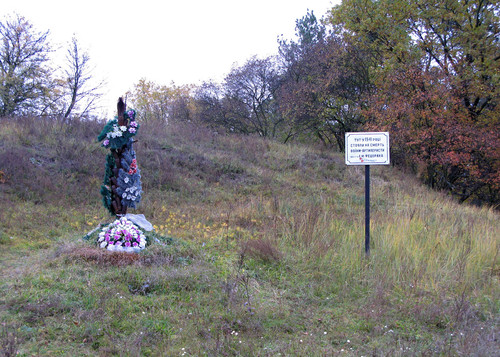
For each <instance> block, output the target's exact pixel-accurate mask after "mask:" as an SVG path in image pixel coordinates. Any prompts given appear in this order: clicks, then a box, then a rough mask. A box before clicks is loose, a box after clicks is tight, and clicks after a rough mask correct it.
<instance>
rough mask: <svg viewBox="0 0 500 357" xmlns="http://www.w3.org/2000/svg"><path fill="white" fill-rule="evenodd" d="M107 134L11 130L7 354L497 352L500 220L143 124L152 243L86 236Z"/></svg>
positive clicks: (3, 138) (423, 193) (184, 130)
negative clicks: (130, 248)
mask: <svg viewBox="0 0 500 357" xmlns="http://www.w3.org/2000/svg"><path fill="white" fill-rule="evenodd" d="M102 125H103V124H102V123H96V122H87V123H80V122H73V123H70V124H61V123H57V122H53V121H50V120H46V119H40V118H31V119H29V118H27V119H23V120H9V119H1V120H0V126H1V128H2V130H1V131H0V198H1V200H0V244H1V245H0V246H1V247H2V248H3V249H2V252H1V253H0V261H1V266H2V276H3V277H4V278H3V279H2V282H1V283H0V306H2V307H1V308H0V319H1V320H2V322H3V329H4V330H3V333H2V334H1V336H0V349H3V352H4V353H5V354H7V355H8V353H7V352H5V351H9V349H10V350H11V351H14V350H17V351H18V352H19V353H20V354H21V355H31V354H40V355H54V354H62V355H96V354H100V355H121V354H130V355H174V354H179V355H193V356H198V355H214V356H215V355H244V356H247V355H259V356H275V355H279V354H281V355H311V356H313V355H336V354H344V353H345V354H347V355H356V356H357V355H368V354H370V355H381V356H382V355H421V354H425V355H433V354H444V355H471V354H477V355H494V354H495V353H496V352H498V349H499V344H498V331H499V328H498V327H499V325H498V323H499V315H498V311H499V307H500V301H499V299H498V296H500V289H499V284H498V277H499V272H500V270H499V256H498V251H499V239H498V237H500V219H499V215H498V213H497V212H495V211H494V210H492V209H487V208H482V209H479V208H474V207H469V206H465V205H464V206H460V205H457V204H456V203H455V202H454V201H452V200H451V199H449V198H448V197H446V196H445V195H443V194H440V193H436V192H432V191H429V190H428V189H427V188H424V187H422V186H421V185H419V184H418V183H417V182H416V180H414V179H413V178H412V177H409V176H406V175H405V174H404V173H401V172H400V171H398V170H396V169H394V168H392V167H388V166H384V167H373V170H372V242H373V243H372V254H371V257H370V258H369V259H366V258H365V257H364V254H363V240H364V226H363V222H364V221H363V219H364V216H363V214H364V197H363V180H364V176H363V169H362V168H360V167H347V166H345V164H344V159H343V156H342V155H341V154H339V153H334V152H331V151H329V150H326V149H324V148H314V147H310V146H305V145H299V144H291V145H282V144H279V143H276V142H273V141H269V140H265V139H261V138H257V137H251V136H236V135H227V134H224V133H218V132H217V131H215V130H213V129H207V128H203V127H199V126H195V125H188V124H186V125H180V124H176V125H170V126H163V125H152V124H150V125H146V124H145V125H143V126H142V127H141V129H140V132H139V133H138V135H137V139H138V140H139V141H138V142H137V144H136V146H135V149H136V152H137V159H138V165H139V168H140V169H141V170H142V181H143V189H144V194H143V201H142V202H141V205H140V208H139V209H138V210H137V212H136V213H143V214H145V216H146V217H147V218H148V219H149V220H150V221H151V222H152V223H153V224H154V225H155V228H156V233H157V235H156V237H157V238H158V239H159V241H160V243H156V242H155V243H154V244H152V245H151V247H149V248H148V249H147V250H146V251H145V252H143V253H141V254H139V255H134V256H129V255H126V254H116V253H115V254H113V253H110V252H107V251H103V250H100V249H98V248H96V247H95V244H94V243H93V242H92V241H85V240H83V239H82V237H83V236H84V235H85V234H86V233H87V232H88V231H90V230H91V229H93V228H94V227H96V226H97V225H98V224H99V223H106V222H109V221H110V220H111V218H110V217H109V215H108V213H107V212H106V210H105V209H104V208H103V207H102V205H101V202H100V195H99V187H100V185H101V180H102V176H103V170H104V160H105V155H106V150H105V149H104V148H100V147H99V144H98V143H96V141H95V139H96V137H97V134H98V133H99V132H100V130H101V127H102Z"/></svg>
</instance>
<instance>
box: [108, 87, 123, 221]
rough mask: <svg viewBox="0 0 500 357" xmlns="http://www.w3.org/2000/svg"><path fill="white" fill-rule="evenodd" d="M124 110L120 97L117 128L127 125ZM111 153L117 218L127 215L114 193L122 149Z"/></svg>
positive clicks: (118, 197) (116, 194) (120, 164)
mask: <svg viewBox="0 0 500 357" xmlns="http://www.w3.org/2000/svg"><path fill="white" fill-rule="evenodd" d="M126 109H127V105H126V104H125V103H124V102H123V98H122V97H120V98H118V104H117V110H118V126H124V125H127V120H126V119H125V116H124V113H125V110H126ZM111 152H112V153H113V157H114V159H115V169H114V172H113V173H114V175H115V180H114V182H113V183H112V186H111V187H112V190H113V209H114V210H115V214H116V215H117V216H120V215H126V214H127V206H124V205H122V202H121V197H120V195H118V193H117V192H116V189H117V187H118V184H117V183H116V177H118V172H119V171H120V168H121V167H122V154H123V147H122V148H120V149H116V150H111Z"/></svg>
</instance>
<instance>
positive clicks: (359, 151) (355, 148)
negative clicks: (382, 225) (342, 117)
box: [345, 132, 390, 256]
mask: <svg viewBox="0 0 500 357" xmlns="http://www.w3.org/2000/svg"><path fill="white" fill-rule="evenodd" d="M345 163H346V165H364V166H365V255H366V256H369V255H370V165H389V164H390V150H389V133H387V132H376V133H346V134H345Z"/></svg>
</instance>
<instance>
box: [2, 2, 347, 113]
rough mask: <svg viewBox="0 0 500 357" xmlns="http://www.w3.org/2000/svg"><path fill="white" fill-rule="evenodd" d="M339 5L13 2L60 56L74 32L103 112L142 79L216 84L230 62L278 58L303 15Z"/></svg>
mask: <svg viewBox="0 0 500 357" xmlns="http://www.w3.org/2000/svg"><path fill="white" fill-rule="evenodd" d="M338 2H339V0H308V1H300V0H245V1H240V0H205V1H204V0H175V1H165V0H163V1H162V0H141V1H129V0H124V1H115V0H111V1H110V0H99V1H97V0H87V1H80V2H76V1H68V0H43V1H42V0H15V1H14V0H11V1H4V3H3V4H2V6H1V7H2V12H3V16H2V20H3V19H4V18H5V15H11V14H14V13H17V14H19V15H22V16H24V17H25V18H26V19H27V20H28V21H30V22H31V23H32V24H33V25H34V26H35V28H36V30H38V31H46V30H49V31H50V40H51V43H52V44H53V45H54V46H55V47H57V46H60V47H61V49H60V50H59V55H60V56H61V57H63V56H64V53H65V48H66V46H67V43H68V42H69V41H70V40H71V37H72V36H73V34H75V35H76V37H77V39H78V40H79V42H80V44H81V47H82V49H86V50H87V52H88V53H89V55H90V57H91V62H92V64H93V65H94V66H95V68H96V70H95V77H96V78H97V77H98V78H97V79H104V80H105V81H106V82H107V86H106V88H105V94H106V97H105V98H106V99H105V100H104V102H103V105H104V107H108V106H111V107H112V108H111V109H112V110H111V112H113V111H114V109H115V105H116V100H117V98H118V97H119V96H120V95H123V94H124V93H125V92H126V91H127V90H129V89H132V88H133V85H134V84H135V83H137V82H138V80H139V79H140V78H146V79H148V80H152V81H154V82H155V83H158V84H165V85H169V84H170V83H171V82H172V81H173V82H175V84H177V85H182V84H200V83H201V82H203V81H207V80H210V79H213V80H215V81H217V82H220V81H221V80H222V79H223V78H224V76H225V75H226V74H227V73H228V72H229V71H230V70H231V66H232V65H233V64H234V63H237V64H238V65H242V64H244V63H245V61H246V60H248V59H249V58H250V57H251V56H253V55H257V56H259V57H265V56H269V55H273V54H276V53H277V49H278V45H277V38H278V36H280V35H281V34H283V35H284V37H285V38H287V39H291V38H293V36H294V32H295V20H296V19H298V18H301V17H302V16H304V15H305V14H306V12H307V9H310V10H312V11H314V14H315V15H316V16H317V17H318V18H321V17H322V16H323V15H324V14H325V13H326V12H327V10H328V9H330V8H331V7H332V6H333V5H334V4H335V3H338Z"/></svg>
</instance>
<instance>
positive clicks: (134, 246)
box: [97, 217, 147, 252]
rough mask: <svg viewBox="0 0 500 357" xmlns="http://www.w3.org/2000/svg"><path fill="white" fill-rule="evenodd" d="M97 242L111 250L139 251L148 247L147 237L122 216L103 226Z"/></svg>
mask: <svg viewBox="0 0 500 357" xmlns="http://www.w3.org/2000/svg"><path fill="white" fill-rule="evenodd" d="M97 243H98V244H99V246H100V247H101V248H106V249H107V250H111V251H123V252H139V251H141V250H142V249H144V248H145V247H146V244H147V239H146V236H145V235H144V233H143V232H142V231H141V230H140V229H139V228H137V226H136V225H135V224H133V223H132V222H131V221H129V220H127V219H126V218H124V217H122V218H120V219H117V220H115V221H114V222H113V223H111V224H109V225H108V226H106V227H104V228H103V230H102V231H101V232H100V233H99V238H98V240H97Z"/></svg>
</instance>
